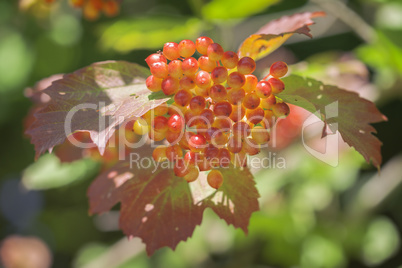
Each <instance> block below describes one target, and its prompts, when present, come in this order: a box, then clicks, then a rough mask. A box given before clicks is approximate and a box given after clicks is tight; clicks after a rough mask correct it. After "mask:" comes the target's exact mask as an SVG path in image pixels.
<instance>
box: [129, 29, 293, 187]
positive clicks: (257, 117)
mask: <svg viewBox="0 0 402 268" xmlns="http://www.w3.org/2000/svg"><path fill="white" fill-rule="evenodd" d="M196 51H197V52H198V53H199V54H200V55H201V56H200V57H199V58H198V59H196V58H194V57H193V55H194V53H195V52H196ZM145 61H146V62H147V64H148V66H149V67H150V71H151V73H152V75H150V76H149V77H148V78H147V79H146V86H147V88H148V89H149V90H151V91H152V92H159V91H162V92H163V93H164V94H165V95H166V96H171V95H172V96H173V97H172V98H173V100H174V102H173V103H172V104H170V105H169V104H167V105H161V106H158V107H156V108H155V109H152V110H150V111H148V112H147V113H146V114H144V115H142V116H141V118H139V119H138V120H137V121H136V122H135V123H134V128H133V129H134V131H135V133H137V134H139V135H143V134H148V135H149V138H150V139H152V140H155V141H161V140H163V139H166V141H167V142H168V145H167V146H166V145H161V146H158V147H157V148H155V149H154V151H153V158H154V160H155V161H158V162H160V161H165V160H166V161H171V162H174V163H175V164H174V172H175V175H176V176H179V177H184V179H185V180H186V181H188V182H192V181H194V180H196V179H197V177H198V174H199V172H200V171H208V170H211V169H213V171H211V172H209V173H208V176H207V181H208V184H209V185H210V186H211V187H213V188H215V189H218V188H219V187H220V186H221V185H222V183H223V179H224V177H223V175H222V173H221V172H220V171H219V170H216V169H214V168H220V167H228V166H229V165H230V164H232V165H233V166H234V167H245V166H247V155H255V154H258V153H259V151H260V146H264V145H265V146H266V144H267V143H268V141H269V139H270V134H269V129H270V128H271V126H272V125H273V124H274V123H275V120H276V118H278V117H282V116H286V115H287V114H288V113H289V106H288V105H287V104H286V103H285V102H283V101H282V100H281V99H280V98H278V97H276V95H277V94H279V93H281V92H282V91H283V90H284V88H285V85H284V83H283V82H282V81H281V80H280V78H281V77H283V76H284V75H286V73H287V71H288V67H287V65H286V63H284V62H281V61H278V62H275V63H273V64H272V65H271V67H270V72H269V74H268V75H267V76H266V77H265V78H264V79H263V80H261V81H258V78H257V77H256V76H255V75H253V74H252V73H253V72H254V70H255V68H256V64H255V61H254V60H253V59H252V58H250V57H247V56H246V57H241V58H239V56H238V55H237V53H235V52H233V51H226V52H225V51H224V50H223V48H222V47H221V45H219V44H218V43H214V42H213V40H212V39H211V38H209V37H206V36H202V37H199V38H198V39H197V40H196V42H195V43H194V42H193V41H191V40H182V41H181V42H179V43H178V44H177V43H174V42H169V43H166V44H165V45H164V47H163V52H160V53H155V54H152V55H150V56H149V57H148V58H147V59H146V60H145ZM168 61H169V62H168Z"/></svg>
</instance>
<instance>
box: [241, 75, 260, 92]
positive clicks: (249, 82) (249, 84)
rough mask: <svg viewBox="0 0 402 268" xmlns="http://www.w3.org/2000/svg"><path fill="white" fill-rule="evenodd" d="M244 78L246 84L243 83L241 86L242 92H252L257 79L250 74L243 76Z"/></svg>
mask: <svg viewBox="0 0 402 268" xmlns="http://www.w3.org/2000/svg"><path fill="white" fill-rule="evenodd" d="M245 77H246V83H244V86H243V88H244V90H245V91H246V92H252V91H254V90H255V88H256V86H257V83H258V78H257V77H256V76H255V75H252V74H248V75H245Z"/></svg>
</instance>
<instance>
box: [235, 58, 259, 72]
mask: <svg viewBox="0 0 402 268" xmlns="http://www.w3.org/2000/svg"><path fill="white" fill-rule="evenodd" d="M255 67H256V65H255V61H254V60H253V59H252V58H250V57H243V58H241V59H240V60H239V62H238V63H237V71H238V72H239V73H241V74H251V73H252V72H254V70H255Z"/></svg>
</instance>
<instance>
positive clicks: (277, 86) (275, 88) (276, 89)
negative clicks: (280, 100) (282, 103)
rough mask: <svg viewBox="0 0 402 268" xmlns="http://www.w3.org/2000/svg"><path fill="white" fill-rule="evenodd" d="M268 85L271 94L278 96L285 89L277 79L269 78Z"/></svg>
mask: <svg viewBox="0 0 402 268" xmlns="http://www.w3.org/2000/svg"><path fill="white" fill-rule="evenodd" d="M268 83H269V84H270V85H271V88H272V94H275V95H276V94H279V93H281V92H282V91H283V90H284V89H285V84H284V83H283V82H282V81H281V80H280V79H278V78H275V77H273V78H270V79H268Z"/></svg>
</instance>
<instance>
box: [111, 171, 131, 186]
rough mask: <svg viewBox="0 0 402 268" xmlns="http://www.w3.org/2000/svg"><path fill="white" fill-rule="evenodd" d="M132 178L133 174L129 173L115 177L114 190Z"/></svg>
mask: <svg viewBox="0 0 402 268" xmlns="http://www.w3.org/2000/svg"><path fill="white" fill-rule="evenodd" d="M132 177H134V174H133V173H131V172H128V171H127V172H125V173H123V174H120V175H119V176H116V177H115V178H114V179H113V181H114V184H115V186H116V188H118V187H120V186H122V185H123V184H124V183H125V182H126V181H128V180H129V179H131V178H132Z"/></svg>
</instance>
